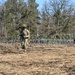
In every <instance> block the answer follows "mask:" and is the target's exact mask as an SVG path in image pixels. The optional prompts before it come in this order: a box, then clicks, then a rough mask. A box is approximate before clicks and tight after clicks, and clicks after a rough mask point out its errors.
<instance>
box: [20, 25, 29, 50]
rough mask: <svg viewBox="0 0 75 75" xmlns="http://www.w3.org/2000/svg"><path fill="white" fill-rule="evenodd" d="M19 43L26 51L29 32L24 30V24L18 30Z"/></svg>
mask: <svg viewBox="0 0 75 75" xmlns="http://www.w3.org/2000/svg"><path fill="white" fill-rule="evenodd" d="M20 41H21V46H22V49H25V50H26V49H27V48H28V46H29V43H30V31H29V30H28V29H26V25H25V24H23V26H22V27H21V28H20Z"/></svg>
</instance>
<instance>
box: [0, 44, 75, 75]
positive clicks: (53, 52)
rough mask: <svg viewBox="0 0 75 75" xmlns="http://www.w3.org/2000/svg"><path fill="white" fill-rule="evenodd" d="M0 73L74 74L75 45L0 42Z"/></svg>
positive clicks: (5, 74) (31, 74)
mask: <svg viewBox="0 0 75 75" xmlns="http://www.w3.org/2000/svg"><path fill="white" fill-rule="evenodd" d="M0 75H75V46H74V45H72V46H70V45H38V44H32V45H31V46H30V47H29V48H28V50H27V51H26V52H25V51H23V50H21V48H20V45H19V44H17V43H16V44H4V43H0Z"/></svg>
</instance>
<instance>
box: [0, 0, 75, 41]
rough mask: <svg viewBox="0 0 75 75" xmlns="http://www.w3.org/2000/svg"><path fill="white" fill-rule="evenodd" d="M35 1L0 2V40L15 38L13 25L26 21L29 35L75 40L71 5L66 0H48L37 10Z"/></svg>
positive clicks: (72, 5) (14, 0)
mask: <svg viewBox="0 0 75 75" xmlns="http://www.w3.org/2000/svg"><path fill="white" fill-rule="evenodd" d="M38 6H39V4H37V3H36V1H35V0H27V2H25V1H24V0H7V1H6V2H4V3H3V4H0V40H2V39H6V40H7V41H8V40H12V39H13V40H18V39H19V32H18V30H16V27H18V26H21V25H22V24H24V23H25V24H27V28H28V29H29V30H30V32H31V39H33V38H46V39H47V38H49V39H50V38H53V37H55V38H57V39H60V38H63V36H64V37H66V36H67V34H70V36H72V39H74V40H75V7H74V4H73V3H71V1H69V0H49V2H45V3H44V5H43V8H42V10H41V11H39V10H38V9H37V8H38Z"/></svg>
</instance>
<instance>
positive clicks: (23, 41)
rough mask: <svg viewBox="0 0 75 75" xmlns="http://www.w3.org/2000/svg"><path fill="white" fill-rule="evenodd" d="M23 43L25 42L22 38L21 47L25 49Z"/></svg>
mask: <svg viewBox="0 0 75 75" xmlns="http://www.w3.org/2000/svg"><path fill="white" fill-rule="evenodd" d="M24 43H25V40H24V39H23V38H22V41H21V46H22V49H25V45H24Z"/></svg>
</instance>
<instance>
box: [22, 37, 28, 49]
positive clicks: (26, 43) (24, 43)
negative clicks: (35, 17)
mask: <svg viewBox="0 0 75 75" xmlns="http://www.w3.org/2000/svg"><path fill="white" fill-rule="evenodd" d="M21 46H22V49H25V50H26V49H27V48H28V47H29V39H28V38H27V39H25V38H21Z"/></svg>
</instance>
